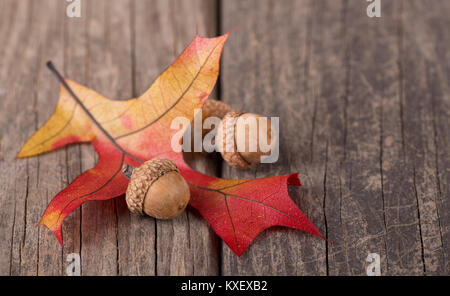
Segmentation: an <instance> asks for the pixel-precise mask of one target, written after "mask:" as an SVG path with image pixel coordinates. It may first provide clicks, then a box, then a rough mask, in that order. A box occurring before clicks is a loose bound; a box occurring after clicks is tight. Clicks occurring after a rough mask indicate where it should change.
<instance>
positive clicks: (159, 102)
mask: <svg viewBox="0 0 450 296" xmlns="http://www.w3.org/2000/svg"><path fill="white" fill-rule="evenodd" d="M228 36H229V34H225V35H222V36H219V37H216V38H202V37H199V36H198V35H197V36H195V38H194V40H193V41H192V42H191V43H190V44H189V46H188V47H187V48H186V49H185V50H184V51H183V53H181V55H180V56H179V57H178V58H177V59H176V60H175V62H174V63H173V64H172V65H171V66H170V67H169V68H167V69H166V70H165V71H164V72H163V73H162V74H161V75H160V76H159V77H158V78H157V79H156V80H155V81H154V83H153V84H152V86H151V87H150V88H149V89H148V90H147V91H146V92H145V93H144V94H142V95H141V96H140V97H139V98H134V99H130V100H127V101H115V100H110V99H108V98H105V97H104V96H102V95H100V94H98V93H96V92H95V91H93V90H91V89H89V88H87V87H84V86H82V85H80V84H78V83H77V82H75V81H72V80H70V79H67V78H62V77H61V76H59V73H58V72H57V71H56V70H55V69H54V68H53V66H52V65H51V64H49V68H50V69H51V70H52V71H53V72H54V73H55V74H56V75H57V77H58V78H59V80H60V83H61V90H60V98H59V101H58V104H57V107H56V110H55V112H54V113H53V115H52V116H51V117H50V119H49V120H48V121H47V122H46V123H45V124H44V126H42V127H41V128H40V129H39V130H38V131H37V132H36V133H35V134H34V135H33V136H32V137H31V138H30V139H29V140H28V141H27V142H26V143H25V145H24V146H23V147H22V149H21V151H20V152H19V154H18V157H19V158H22V157H30V156H34V155H38V154H41V153H45V152H49V151H53V150H55V149H58V148H60V147H63V146H65V145H68V144H71V143H79V142H91V143H92V144H93V146H94V148H95V150H96V152H97V154H98V155H99V161H98V163H97V164H96V166H95V167H94V168H92V169H90V170H88V171H86V172H84V173H83V174H81V175H80V176H78V177H77V178H76V179H75V180H74V181H73V182H72V183H71V184H70V185H69V186H68V187H66V188H65V189H64V190H62V191H61V192H60V193H58V194H57V195H56V196H55V197H54V199H53V200H52V201H51V202H50V204H49V206H48V207H47V209H46V211H45V212H44V214H43V216H42V219H41V222H40V224H42V225H45V226H47V227H48V228H49V229H50V230H51V231H52V232H53V233H54V234H55V236H56V237H57V239H58V240H59V242H60V243H61V245H63V239H62V233H61V225H62V222H63V220H64V218H65V217H66V216H67V215H69V214H70V212H72V211H73V210H74V209H76V208H77V207H79V206H80V205H81V204H82V203H84V202H86V201H90V200H105V199H111V198H115V197H118V196H121V195H123V194H124V193H125V191H126V188H127V185H128V179H127V178H126V177H125V176H124V175H122V173H121V170H122V166H123V165H124V164H130V165H132V166H139V165H140V164H142V163H143V162H144V161H147V160H149V159H152V158H155V157H165V158H170V159H172V160H174V161H175V162H176V163H177V165H178V167H179V168H180V172H181V174H182V175H183V177H184V178H185V179H186V180H187V182H188V183H189V186H190V190H191V201H190V204H191V205H192V206H193V207H194V208H196V209H198V210H199V212H200V213H201V214H202V215H203V216H204V217H205V218H206V219H207V220H208V221H209V223H210V224H211V226H212V227H213V229H214V230H215V231H216V232H217V234H218V235H219V236H220V237H221V238H222V239H223V240H224V241H225V242H226V243H227V244H228V245H229V246H230V248H231V249H233V251H234V252H235V253H236V254H238V255H240V254H242V253H243V252H244V251H245V250H246V249H247V248H248V246H249V245H250V243H251V242H252V240H253V239H254V238H255V237H256V236H257V235H258V234H259V233H260V232H261V231H262V230H264V229H265V228H268V227H270V226H274V225H281V226H288V227H292V228H296V229H300V230H304V231H306V232H309V233H312V234H315V235H317V236H320V237H322V235H321V234H320V233H319V231H318V230H317V229H316V228H315V227H314V225H313V224H312V223H311V222H310V221H309V220H308V219H307V218H306V217H305V216H304V215H303V214H302V212H301V211H300V210H299V209H298V208H297V206H296V205H295V204H294V203H293V202H292V200H291V199H290V198H289V195H288V192H287V185H300V181H299V180H298V178H297V175H296V174H294V175H286V176H276V177H269V178H262V179H252V180H225V179H220V178H214V177H211V176H206V175H203V174H201V173H198V172H196V171H194V170H192V169H191V168H189V166H188V165H187V164H186V163H185V162H184V160H183V155H182V153H181V152H179V153H176V152H174V151H173V150H172V148H171V139H172V136H173V135H174V134H175V133H176V132H178V131H176V130H173V129H171V127H170V126H171V122H172V120H173V119H174V118H176V117H180V116H182V117H185V118H188V119H190V120H192V119H193V117H194V109H196V108H201V106H202V104H203V103H204V101H205V100H206V99H207V98H208V97H209V95H210V94H211V92H212V90H213V88H214V85H215V83H216V81H217V77H218V75H219V61H220V56H221V53H222V49H223V46H224V44H225V42H226V40H227V39H228Z"/></svg>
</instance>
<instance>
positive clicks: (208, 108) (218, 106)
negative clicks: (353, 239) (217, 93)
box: [202, 99, 233, 121]
mask: <svg viewBox="0 0 450 296" xmlns="http://www.w3.org/2000/svg"><path fill="white" fill-rule="evenodd" d="M230 111H233V109H232V108H231V107H230V106H228V105H227V104H225V103H224V102H221V101H217V100H212V99H210V100H206V102H205V103H204V104H203V107H202V119H203V120H202V121H204V120H205V119H206V118H208V117H212V116H215V117H218V118H220V119H222V118H223V117H224V116H225V114H227V113H228V112H230Z"/></svg>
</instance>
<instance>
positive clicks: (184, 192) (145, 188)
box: [123, 158, 190, 219]
mask: <svg viewBox="0 0 450 296" xmlns="http://www.w3.org/2000/svg"><path fill="white" fill-rule="evenodd" d="M130 170H132V168H131V167H130V166H128V165H125V166H124V168H123V174H124V175H126V176H127V175H128V176H129V175H130V173H131V179H130V183H129V184H128V188H127V192H126V202H127V205H128V209H129V210H130V211H131V212H133V213H136V214H140V215H144V214H147V215H149V216H151V217H154V218H157V219H172V218H175V217H177V216H179V215H180V214H181V213H182V212H183V211H184V209H185V208H186V206H187V204H188V203H189V197H190V194H189V186H188V184H187V182H186V180H184V178H183V177H182V176H181V175H180V172H179V170H178V167H177V166H176V164H175V163H174V162H173V161H172V160H170V159H164V158H155V159H152V160H149V161H147V162H145V163H143V164H142V165H141V166H140V167H138V168H135V169H134V170H132V172H130Z"/></svg>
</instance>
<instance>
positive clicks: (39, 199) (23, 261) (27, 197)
mask: <svg viewBox="0 0 450 296" xmlns="http://www.w3.org/2000/svg"><path fill="white" fill-rule="evenodd" d="M13 2H14V3H13ZM17 3H18V2H17V1H7V2H6V3H5V6H6V7H11V9H12V11H9V12H8V10H6V13H9V14H10V16H11V18H9V17H7V18H5V19H8V21H10V22H11V23H10V24H9V25H6V26H7V27H8V26H9V29H10V30H11V31H8V32H7V35H3V37H2V38H4V39H3V41H2V42H4V44H8V47H5V48H8V49H6V50H5V51H4V52H3V54H4V55H3V57H4V58H5V61H4V62H2V69H8V70H6V71H2V82H1V84H2V86H1V88H2V89H5V90H6V96H5V98H4V99H2V106H4V108H2V116H1V118H2V119H4V120H5V122H2V124H1V126H2V127H4V129H3V128H2V130H3V131H2V135H1V137H2V139H1V142H2V155H3V157H4V158H3V161H2V166H6V167H4V169H5V171H10V172H14V173H9V174H8V175H7V176H8V177H7V178H2V183H3V182H5V183H3V184H5V186H6V187H5V188H7V190H6V191H5V192H4V193H2V195H1V196H2V203H3V199H9V200H10V201H11V202H12V204H13V205H14V206H13V207H12V208H11V207H8V206H7V204H6V205H5V207H4V206H3V204H2V206H1V209H2V215H5V217H4V219H3V218H2V223H11V222H12V223H13V229H12V237H10V238H9V239H6V241H7V242H10V244H11V245H10V250H11V253H10V257H9V258H8V259H10V262H9V264H8V263H5V264H2V265H3V266H2V268H4V267H6V268H8V269H9V270H8V272H6V269H4V270H2V274H9V273H10V274H12V275H36V274H59V273H60V271H61V269H62V260H61V259H62V258H61V252H58V253H55V252H49V249H51V248H53V247H57V245H58V243H57V242H55V241H54V238H52V239H53V240H52V241H51V242H49V241H48V240H47V236H46V235H45V234H42V233H41V228H38V227H36V224H37V223H38V222H39V220H40V216H41V214H42V207H44V208H45V205H46V203H47V195H48V193H50V194H52V191H53V190H58V189H60V188H62V187H63V186H64V184H62V183H63V182H62V180H63V178H64V175H65V173H63V172H62V170H58V169H57V168H58V167H59V168H61V167H63V168H64V167H65V165H64V166H63V164H64V163H65V157H63V156H64V153H56V154H54V155H53V156H50V158H51V164H50V161H49V162H47V161H46V160H45V159H46V156H42V157H39V158H34V159H26V160H20V161H15V160H14V158H15V154H16V153H17V152H18V150H19V149H20V147H21V145H22V144H23V143H24V142H25V141H26V138H27V137H29V136H30V135H31V134H32V133H33V132H34V131H35V130H36V128H37V125H39V124H41V123H42V121H41V120H42V118H41V115H42V113H41V111H40V110H39V109H38V108H37V105H38V104H40V103H44V104H49V102H50V101H51V97H53V96H49V94H50V93H49V92H48V88H41V87H40V84H41V83H42V82H43V81H44V80H45V79H46V78H45V74H43V73H44V72H43V70H44V68H45V65H44V63H42V59H43V58H44V57H45V56H46V55H47V54H48V52H49V51H50V50H51V49H50V46H55V47H56V48H58V47H59V49H58V50H57V51H53V53H54V54H55V53H56V56H57V59H60V60H61V59H62V51H61V46H60V45H62V43H60V42H59V40H61V39H60V38H58V32H61V31H59V28H62V26H61V25H60V24H61V22H60V21H61V18H60V17H59V15H58V14H57V13H56V11H58V9H60V8H61V6H60V5H59V4H57V3H55V2H51V1H43V2H42V3H40V5H36V3H34V2H32V1H22V2H20V4H17ZM16 5H17V6H16ZM49 12H50V13H51V14H50V15H51V17H48V18H46V19H45V20H42V18H40V17H39V16H40V15H42V14H45V13H49ZM55 28H57V29H55ZM58 52H59V55H58V54H57V53H58ZM30 73H33V75H30ZM56 92H57V91H55V93H56ZM18 98H20V99H18ZM52 105H53V104H52ZM3 112H4V113H3ZM44 112H45V111H44ZM44 116H45V115H44ZM44 120H45V119H44ZM3 151H4V153H3ZM50 158H47V160H50ZM48 164H50V168H51V170H49V171H46V170H45V169H46V168H47V165H48ZM64 170H65V169H64ZM8 184H9V185H8ZM2 187H3V185H2ZM3 221H4V222H3ZM3 229H5V230H3ZM3 231H5V232H6V233H8V234H11V232H9V231H8V230H7V227H6V226H5V228H3V225H2V233H3ZM44 232H45V231H44ZM52 236H53V235H52ZM41 239H42V240H41ZM47 242H49V244H47ZM2 243H3V239H2ZM55 243H56V244H55ZM5 247H6V246H5ZM41 247H43V248H41ZM46 247H49V248H46ZM2 249H3V246H2ZM59 250H60V248H59ZM48 259H50V260H48ZM2 260H4V257H3V255H2Z"/></svg>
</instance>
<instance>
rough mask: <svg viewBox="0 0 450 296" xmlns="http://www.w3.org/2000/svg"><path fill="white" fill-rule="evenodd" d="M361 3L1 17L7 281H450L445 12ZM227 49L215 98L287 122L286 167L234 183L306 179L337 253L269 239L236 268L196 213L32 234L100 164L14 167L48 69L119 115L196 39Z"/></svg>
mask: <svg viewBox="0 0 450 296" xmlns="http://www.w3.org/2000/svg"><path fill="white" fill-rule="evenodd" d="M367 5H368V3H366V1H356V0H336V1H327V0H284V1H268V0H245V1H238V0H227V1H210V0H194V1H183V0H169V1H167V0H109V1H108V0H97V1H82V17H81V18H68V17H67V16H66V14H65V9H66V6H67V3H65V2H64V1H54V0H41V1H39V4H37V2H36V1H32V0H21V1H14V0H0V43H1V44H4V45H6V46H2V47H1V48H0V69H1V70H0V102H1V105H2V108H0V170H1V171H2V172H4V174H3V176H2V178H0V275H65V274H66V268H67V266H68V264H69V263H68V262H67V261H66V258H67V256H68V254H71V253H77V254H80V255H81V267H82V268H81V273H82V275H220V274H222V275H365V274H366V268H367V266H368V264H369V262H367V261H366V258H367V255H368V254H369V253H377V254H379V255H380V256H381V273H382V275H449V274H450V192H449V184H450V173H449V167H450V156H449V149H448V147H449V145H450V133H449V124H450V122H449V118H450V112H449V110H450V95H449V93H450V89H449V85H450V62H449V57H448V52H449V51H450V32H449V30H448V28H449V26H450V19H449V18H448V15H450V3H449V2H448V1H445V0H441V1H435V0H409V1H405V0H401V1H382V17H381V18H369V17H367V15H366V7H367ZM236 26H239V29H237V30H235V31H233V32H232V34H231V36H230V39H229V41H228V42H227V44H226V46H225V49H224V56H223V60H222V73H221V76H220V81H219V83H218V87H217V89H216V92H215V94H214V95H213V96H212V97H213V98H217V99H221V100H222V101H225V102H227V103H230V104H231V105H232V107H234V108H235V109H240V110H244V111H249V112H254V113H259V114H262V115H266V116H279V117H280V128H281V131H280V158H279V160H278V162H276V163H274V164H266V165H258V166H256V167H255V168H252V169H251V170H249V171H238V170H235V169H232V168H230V167H229V166H228V165H227V164H226V163H222V161H221V159H220V158H218V157H217V155H209V156H205V155H202V154H199V153H191V154H189V153H186V154H185V159H186V160H187V161H188V163H189V164H190V165H191V166H192V167H194V168H195V169H197V170H199V171H202V172H205V173H207V174H210V175H217V176H221V177H224V178H243V177H264V176H269V175H275V174H284V173H292V172H295V171H298V172H300V178H301V180H302V184H303V186H302V187H301V188H290V189H289V193H290V196H291V197H292V199H293V200H294V202H295V203H296V204H297V205H298V206H299V207H300V209H302V211H303V212H304V213H305V214H306V215H307V216H308V217H309V218H310V219H311V221H312V222H313V223H314V224H315V225H316V226H317V227H318V228H319V230H320V231H321V232H322V233H323V234H324V235H325V236H326V237H327V238H328V239H329V240H330V241H332V242H333V244H327V243H326V242H325V241H324V240H321V239H319V238H315V237H312V236H310V235H307V234H304V233H302V232H299V231H294V230H290V229H286V228H273V229H269V230H267V231H265V232H264V233H262V234H261V235H260V236H258V238H257V239H256V240H255V242H254V243H253V244H252V245H251V247H250V248H249V249H248V250H247V251H246V252H245V253H244V254H243V255H242V256H241V257H237V256H236V255H235V254H234V253H233V252H232V251H231V250H230V249H229V248H228V247H227V246H226V245H225V244H224V243H223V242H221V241H220V239H218V237H217V236H216V235H215V234H214V233H213V231H212V230H211V228H210V226H209V225H208V224H207V222H206V221H205V220H204V219H203V218H202V217H201V216H200V215H199V214H198V213H197V212H195V211H194V210H193V209H189V210H188V211H186V212H185V213H184V214H183V215H181V216H180V217H178V218H177V219H174V220H172V221H155V220H154V219H151V218H145V217H138V216H135V215H133V214H130V213H129V211H128V210H127V208H126V204H125V202H124V198H123V197H119V198H116V199H113V200H109V201H102V202H89V203H86V204H84V205H83V206H82V207H80V208H79V209H77V210H75V211H74V212H73V213H72V214H71V215H69V216H68V217H67V219H66V220H65V221H64V223H63V236H64V242H65V247H64V249H63V248H61V247H60V245H59V244H58V242H57V240H56V239H55V238H54V236H53V234H52V233H51V232H50V231H48V230H47V229H46V228H44V227H38V226H36V225H37V224H38V222H39V220H40V218H41V215H42V213H43V211H44V210H45V208H46V206H47V205H48V203H49V202H50V201H51V199H52V198H53V197H54V196H55V195H56V194H57V193H58V192H59V191H61V190H62V189H63V188H64V187H66V186H67V185H68V184H69V183H70V182H72V181H73V180H74V179H75V178H76V177H77V176H78V175H79V174H80V173H81V172H83V171H85V170H87V169H89V168H91V167H92V166H93V165H94V164H95V163H96V160H97V156H96V153H95V151H94V150H93V148H92V147H91V146H90V145H74V146H69V147H67V148H64V149H60V150H58V151H54V152H52V153H48V154H44V155H41V156H37V157H33V158H28V159H21V160H16V159H15V155H16V153H17V152H18V151H19V149H20V147H21V146H22V145H23V143H24V142H25V141H26V140H27V139H28V138H29V137H30V136H31V135H32V134H33V133H34V132H35V131H36V130H37V129H38V128H39V127H40V126H41V125H42V124H43V123H44V122H45V121H46V120H47V119H48V117H49V116H50V114H51V113H52V112H53V110H54V106H55V105H56V102H57V99H58V92H59V89H58V87H57V82H56V80H55V79H54V77H52V75H51V73H50V72H49V71H48V70H47V69H46V68H45V62H46V61H47V60H52V61H53V62H54V64H55V65H56V66H57V67H58V69H60V70H61V72H62V73H63V74H64V75H65V76H67V77H70V78H72V79H74V80H76V81H78V82H80V83H81V84H84V85H87V86H88V87H91V88H93V89H95V90H97V91H98V92H100V93H102V94H104V95H106V96H107V97H110V98H112V99H127V98H130V97H136V96H138V95H139V94H141V93H142V92H143V91H144V90H146V89H147V88H148V87H149V85H150V84H151V83H152V81H153V80H154V79H155V78H156V77H157V75H159V74H160V73H161V72H162V71H163V70H164V69H165V68H166V67H167V66H168V65H169V64H170V63H171V62H172V61H173V60H174V59H175V58H176V57H177V56H178V54H180V53H181V52H182V50H183V49H184V48H185V47H186V46H187V45H188V44H189V42H190V41H191V40H192V39H193V37H194V36H195V33H196V27H198V33H199V34H200V35H202V36H216V35H219V34H223V33H224V32H228V31H230V30H232V29H233V28H235V27H236Z"/></svg>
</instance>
